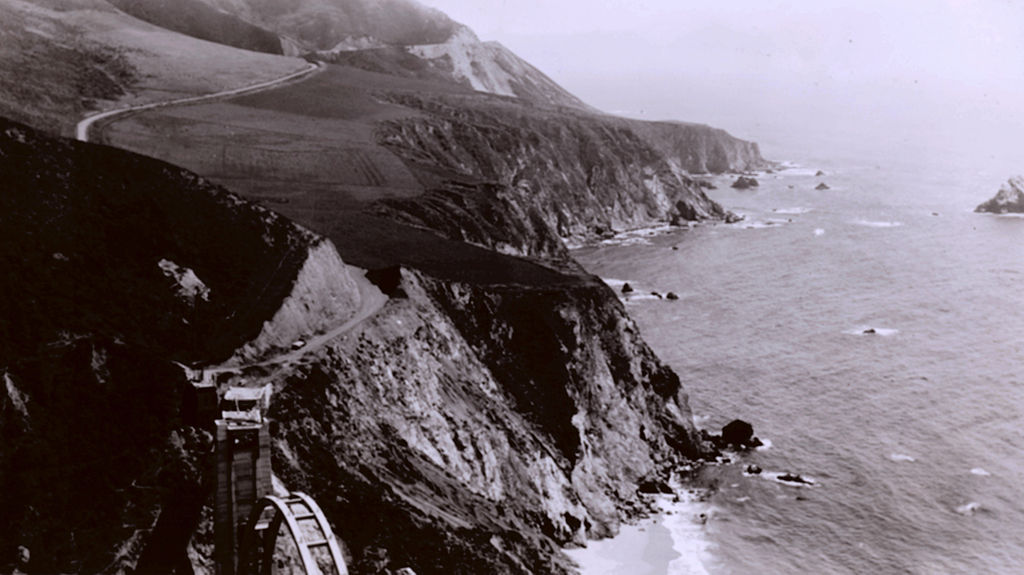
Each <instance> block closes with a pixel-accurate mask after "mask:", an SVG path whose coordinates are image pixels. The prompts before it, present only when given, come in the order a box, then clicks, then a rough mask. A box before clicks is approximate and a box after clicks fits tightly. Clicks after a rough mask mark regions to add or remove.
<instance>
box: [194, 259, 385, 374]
mask: <svg viewBox="0 0 1024 575" xmlns="http://www.w3.org/2000/svg"><path fill="white" fill-rule="evenodd" d="M348 268H349V273H350V274H351V275H352V279H353V280H355V282H356V287H358V288H359V309H358V310H356V313H355V315H353V316H352V317H351V318H349V319H348V320H347V321H346V322H345V323H343V324H341V325H338V326H337V327H334V328H332V329H330V330H328V331H326V332H324V333H322V334H320V335H316V336H313V337H311V338H309V339H307V340H305V345H303V346H302V347H300V348H298V349H293V350H290V351H287V352H284V353H281V354H279V355H275V356H274V357H272V358H270V359H266V360H263V361H258V362H255V363H249V364H244V365H232V363H231V362H232V360H228V361H227V362H226V363H223V364H221V365H217V366H209V367H204V368H202V370H203V371H204V372H205V373H207V374H209V375H216V374H218V373H241V372H242V370H244V369H247V368H251V367H268V366H272V365H273V366H286V365H289V364H292V363H295V362H296V361H298V360H300V359H302V356H304V355H306V354H308V353H312V352H314V351H316V350H318V349H320V348H321V347H323V346H324V345H325V344H326V343H327V342H329V341H331V340H333V339H335V338H337V337H339V336H341V335H343V334H345V333H346V332H348V331H351V330H352V329H353V328H355V327H356V326H358V325H360V324H361V323H363V322H364V321H366V320H368V319H370V318H371V317H373V316H374V315H375V314H376V313H377V312H378V311H380V308H382V307H384V304H385V303H387V301H388V296H386V295H384V293H383V292H381V291H380V290H379V289H378V288H377V286H376V285H374V284H373V283H372V282H370V280H368V279H366V275H365V274H366V271H365V270H362V269H360V268H357V267H354V266H348Z"/></svg>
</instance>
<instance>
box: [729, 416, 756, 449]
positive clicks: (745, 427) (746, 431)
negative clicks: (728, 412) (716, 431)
mask: <svg viewBox="0 0 1024 575" xmlns="http://www.w3.org/2000/svg"><path fill="white" fill-rule="evenodd" d="M753 438H754V426H752V425H751V424H749V423H746V422H744V421H742V419H733V421H731V422H729V423H728V424H726V425H725V427H724V428H722V442H723V443H725V444H726V445H735V446H737V447H739V446H744V445H748V444H750V443H751V440H752V439H753Z"/></svg>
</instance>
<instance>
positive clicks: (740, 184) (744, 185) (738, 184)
mask: <svg viewBox="0 0 1024 575" xmlns="http://www.w3.org/2000/svg"><path fill="white" fill-rule="evenodd" d="M759 185H760V184H758V182H757V180H756V179H755V178H750V177H747V176H740V177H739V178H736V181H735V182H733V183H732V187H733V188H736V189H737V190H749V189H750V188H756V187H758V186H759Z"/></svg>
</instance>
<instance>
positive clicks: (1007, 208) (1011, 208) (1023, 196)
mask: <svg viewBox="0 0 1024 575" xmlns="http://www.w3.org/2000/svg"><path fill="white" fill-rule="evenodd" d="M974 211H975V212H979V213H989V214H1007V213H1018V214H1020V213H1024V177H1022V176H1015V177H1013V178H1010V179H1009V180H1008V181H1007V182H1006V183H1005V184H1003V186H1002V187H1001V188H999V193H997V194H996V195H995V197H993V198H992V199H991V200H989V201H987V202H985V203H983V204H981V205H979V206H978V207H977V208H974Z"/></svg>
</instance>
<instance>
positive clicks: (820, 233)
mask: <svg viewBox="0 0 1024 575" xmlns="http://www.w3.org/2000/svg"><path fill="white" fill-rule="evenodd" d="M814 235H816V236H823V235H825V230H823V229H821V228H815V230H814Z"/></svg>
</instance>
